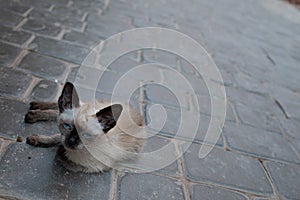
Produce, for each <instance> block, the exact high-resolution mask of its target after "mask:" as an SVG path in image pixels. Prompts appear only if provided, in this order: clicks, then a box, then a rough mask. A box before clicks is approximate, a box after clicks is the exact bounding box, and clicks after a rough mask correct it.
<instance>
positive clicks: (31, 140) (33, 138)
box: [26, 135, 39, 147]
mask: <svg viewBox="0 0 300 200" xmlns="http://www.w3.org/2000/svg"><path fill="white" fill-rule="evenodd" d="M26 143H27V144H30V145H32V146H35V147H37V146H39V136H38V135H30V136H28V137H27V138H26Z"/></svg>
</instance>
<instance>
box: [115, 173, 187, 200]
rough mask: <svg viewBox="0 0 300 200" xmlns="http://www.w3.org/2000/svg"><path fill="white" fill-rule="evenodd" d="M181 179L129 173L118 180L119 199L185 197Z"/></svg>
mask: <svg viewBox="0 0 300 200" xmlns="http://www.w3.org/2000/svg"><path fill="white" fill-rule="evenodd" d="M181 185H182V184H181V183H180V182H179V181H175V180H172V179H169V178H166V177H161V176H157V175H152V174H127V175H125V176H123V177H121V178H119V180H118V199H120V200H122V199H141V200H142V199H184V194H183V190H182V187H181Z"/></svg>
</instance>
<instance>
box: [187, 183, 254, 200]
mask: <svg viewBox="0 0 300 200" xmlns="http://www.w3.org/2000/svg"><path fill="white" fill-rule="evenodd" d="M190 190H191V192H190V193H191V199H192V200H197V199H203V200H211V199H224V200H236V199H244V200H245V199H248V198H247V197H246V196H244V195H242V194H240V193H236V192H232V191H230V190H224V189H221V188H217V187H213V186H207V185H193V186H191V189H190Z"/></svg>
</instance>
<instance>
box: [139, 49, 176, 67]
mask: <svg viewBox="0 0 300 200" xmlns="http://www.w3.org/2000/svg"><path fill="white" fill-rule="evenodd" d="M143 59H144V60H143V63H149V62H150V63H153V62H154V63H159V64H163V65H167V66H169V67H171V68H174V69H176V68H177V65H178V64H177V61H178V59H179V58H178V56H177V55H175V54H173V53H170V52H168V51H162V50H159V49H143Z"/></svg>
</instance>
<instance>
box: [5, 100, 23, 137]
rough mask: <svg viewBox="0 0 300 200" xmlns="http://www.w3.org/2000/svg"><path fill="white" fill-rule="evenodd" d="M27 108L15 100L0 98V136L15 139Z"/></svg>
mask: <svg viewBox="0 0 300 200" xmlns="http://www.w3.org/2000/svg"><path fill="white" fill-rule="evenodd" d="M27 108H28V106H27V105H26V104H25V103H23V102H21V101H17V100H12V99H6V98H3V97H1V98H0V111H1V112H0V124H1V126H0V135H2V136H4V137H8V138H14V139H15V138H16V137H17V135H18V134H19V130H20V127H21V124H22V123H23V119H24V116H25V114H26V112H27Z"/></svg>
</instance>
